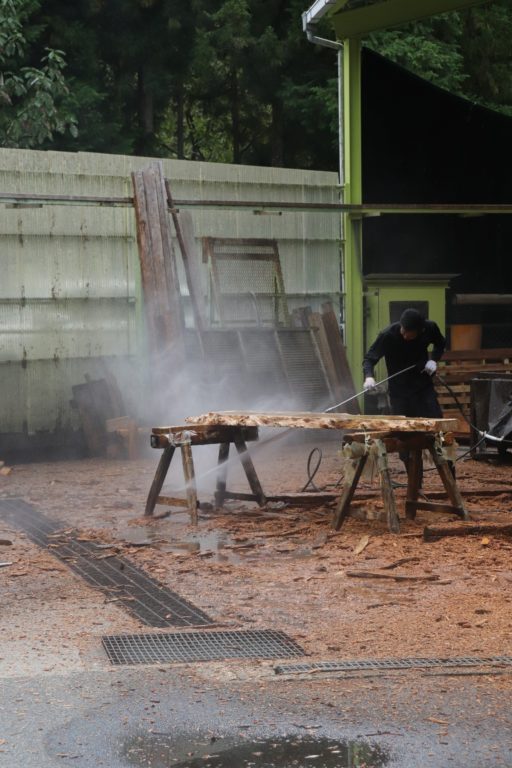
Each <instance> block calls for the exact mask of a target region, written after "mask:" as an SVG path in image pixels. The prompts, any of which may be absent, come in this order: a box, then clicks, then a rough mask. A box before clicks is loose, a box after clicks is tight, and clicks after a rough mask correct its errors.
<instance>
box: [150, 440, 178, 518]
mask: <svg viewBox="0 0 512 768" xmlns="http://www.w3.org/2000/svg"><path fill="white" fill-rule="evenodd" d="M175 450H176V449H175V446H174V445H168V446H167V447H166V448H164V450H163V453H162V455H161V456H160V461H159V462H158V467H157V469H156V472H155V477H154V478H153V482H152V483H151V488H150V489H149V493H148V498H147V501H146V509H145V511H144V516H145V517H151V515H152V514H153V512H154V509H155V506H156V502H157V499H158V497H159V495H160V491H161V490H162V486H163V484H164V482H165V478H166V475H167V471H168V469H169V466H170V464H171V461H172V457H173V456H174V451H175Z"/></svg>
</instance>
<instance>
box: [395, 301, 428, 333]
mask: <svg viewBox="0 0 512 768" xmlns="http://www.w3.org/2000/svg"><path fill="white" fill-rule="evenodd" d="M400 325H401V326H402V328H403V329H404V331H422V330H423V328H424V326H425V318H424V317H423V315H422V314H421V312H418V310H417V309H412V307H411V309H405V310H404V311H403V312H402V315H401V317H400Z"/></svg>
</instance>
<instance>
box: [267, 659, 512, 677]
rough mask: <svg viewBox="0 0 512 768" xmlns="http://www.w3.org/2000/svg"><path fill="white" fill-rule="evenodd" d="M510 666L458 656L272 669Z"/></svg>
mask: <svg viewBox="0 0 512 768" xmlns="http://www.w3.org/2000/svg"><path fill="white" fill-rule="evenodd" d="M483 666H512V656H482V657H480V656H458V657H453V658H438V657H433V658H417V659H359V660H354V661H320V662H317V663H316V664H281V665H279V666H277V667H274V671H275V673H276V674H277V675H291V674H300V673H302V672H312V671H314V670H318V671H319V672H353V671H363V670H385V669H429V668H431V667H435V668H438V667H441V668H445V667H483Z"/></svg>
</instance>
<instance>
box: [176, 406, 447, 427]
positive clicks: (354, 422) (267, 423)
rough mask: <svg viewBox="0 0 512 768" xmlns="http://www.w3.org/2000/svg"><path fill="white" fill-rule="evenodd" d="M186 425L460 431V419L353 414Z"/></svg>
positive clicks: (215, 416) (243, 414) (192, 419)
mask: <svg viewBox="0 0 512 768" xmlns="http://www.w3.org/2000/svg"><path fill="white" fill-rule="evenodd" d="M185 421H186V422H187V423H188V424H190V426H191V428H195V427H196V426H200V425H203V426H204V425H209V426H229V427H283V428H288V429H294V428H295V429H344V430H346V429H357V430H363V431H372V432H388V431H393V432H451V431H453V430H454V429H455V428H456V427H457V421H456V419H419V418H418V419H407V418H406V417H405V416H387V417H385V416H358V415H354V414H350V413H316V412H313V411H289V412H275V413H272V412H268V413H258V412H253V411H221V412H218V413H215V412H211V413H205V414H202V415H201V416H189V417H187V418H186V419H185ZM163 429H165V428H163ZM167 429H169V428H167Z"/></svg>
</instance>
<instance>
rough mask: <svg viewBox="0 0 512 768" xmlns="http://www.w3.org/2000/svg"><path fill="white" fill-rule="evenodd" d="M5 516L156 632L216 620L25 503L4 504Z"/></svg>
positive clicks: (0, 513)
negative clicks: (157, 628) (66, 530)
mask: <svg viewBox="0 0 512 768" xmlns="http://www.w3.org/2000/svg"><path fill="white" fill-rule="evenodd" d="M0 516H1V518H2V519H6V520H8V521H9V523H11V524H13V525H15V526H16V527H17V528H18V529H20V530H22V531H24V532H25V533H26V534H27V536H28V537H29V539H30V540H31V541H33V542H34V543H36V544H38V546H40V547H48V548H49V551H50V552H51V554H52V555H54V556H55V557H57V558H59V560H62V561H63V562H65V563H66V565H67V566H68V567H69V568H70V569H71V570H72V571H74V572H75V573H76V574H78V575H79V576H81V577H82V578H83V579H84V580H85V581H86V582H87V583H88V584H90V585H91V586H93V587H96V588H97V589H100V590H101V591H102V592H105V593H106V594H107V595H108V596H109V597H115V598H116V602H117V604H118V605H121V606H122V607H123V608H125V609H126V610H127V611H128V612H129V613H131V614H132V615H133V616H135V618H137V619H139V620H140V621H141V622H143V623H144V624H147V625H148V626H151V627H173V626H204V625H208V624H211V623H212V622H211V619H210V618H209V617H208V616H207V615H206V614H205V613H203V611H201V610H200V609H199V608H196V607H195V606H194V605H192V603H189V602H188V601H187V600H185V599H184V598H182V597H180V595H178V594H176V593H175V592H172V591H171V590H169V589H167V587H164V586H163V585H162V584H159V583H158V582H157V581H155V580H154V579H151V578H150V577H149V576H147V575H146V574H145V573H144V571H141V570H140V569H139V568H137V567H136V566H135V565H133V564H132V563H131V562H130V561H129V560H126V559H125V558H123V557H119V556H118V555H113V556H110V555H107V557H105V554H106V553H105V552H103V550H101V549H98V547H97V546H96V544H95V543H94V542H91V541H80V540H79V539H78V538H77V536H76V535H73V534H71V533H69V532H66V533H64V532H63V529H64V528H65V527H66V524H65V523H63V522H59V521H53V520H48V519H47V518H45V517H44V515H42V514H41V513H40V512H38V510H37V509H35V508H34V507H32V506H31V505H30V504H27V503H26V502H24V501H22V500H21V499H5V500H1V501H0Z"/></svg>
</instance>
